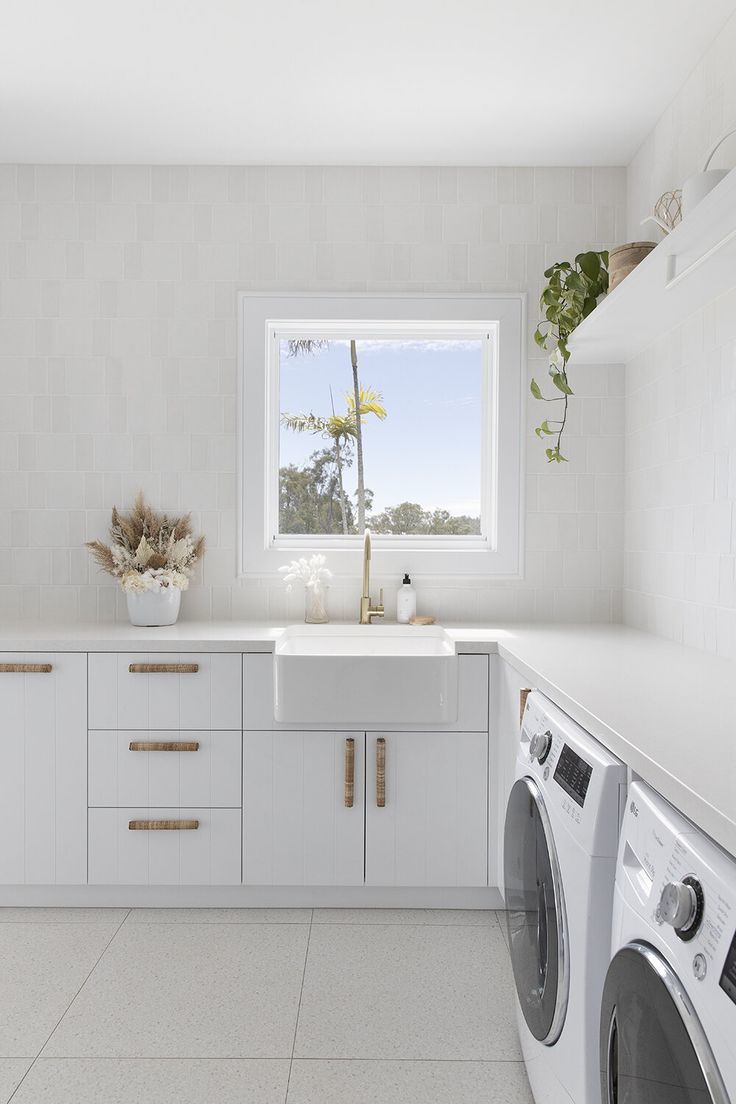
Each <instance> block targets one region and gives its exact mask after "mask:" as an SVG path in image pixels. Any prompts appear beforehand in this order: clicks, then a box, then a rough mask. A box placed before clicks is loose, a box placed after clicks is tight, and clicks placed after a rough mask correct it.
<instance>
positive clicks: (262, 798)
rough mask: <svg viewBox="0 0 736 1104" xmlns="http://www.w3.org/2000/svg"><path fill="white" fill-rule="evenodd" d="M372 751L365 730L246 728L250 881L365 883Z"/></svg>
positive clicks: (246, 842)
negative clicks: (367, 762)
mask: <svg viewBox="0 0 736 1104" xmlns="http://www.w3.org/2000/svg"><path fill="white" fill-rule="evenodd" d="M364 756H365V738H364V735H363V733H362V732H361V733H350V732H246V733H245V734H244V736H243V881H244V882H245V883H246V884H247V885H291V886H306V885H322V886H329V885H362V884H363V838H364V836H363V810H364V806H363V791H364V779H365V774H364ZM351 776H352V787H351V785H350V779H351Z"/></svg>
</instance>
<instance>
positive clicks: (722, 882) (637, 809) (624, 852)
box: [616, 782, 736, 1030]
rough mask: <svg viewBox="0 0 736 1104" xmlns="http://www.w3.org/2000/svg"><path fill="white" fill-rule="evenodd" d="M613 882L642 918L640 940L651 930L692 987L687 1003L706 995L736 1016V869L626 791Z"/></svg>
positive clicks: (649, 798)
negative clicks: (624, 809) (627, 800)
mask: <svg viewBox="0 0 736 1104" xmlns="http://www.w3.org/2000/svg"><path fill="white" fill-rule="evenodd" d="M616 882H617V886H618V888H619V891H620V892H621V893H622V895H623V897H624V899H625V900H626V901H627V902H628V903H629V905H630V906H631V907H632V908H633V909H634V910H635V911H636V912H637V913H638V914H639V915H640V916H641V917H642V925H641V927H642V930H641V932H640V933H639V935H640V936H642V935H644V934H645V933H646V929H647V925H649V926H650V928H651V930H652V931H653V932H656V933H657V934H658V936H659V938H660V939H661V940H662V942H663V943H664V945H665V947H666V957H667V959H668V960H669V961H670V963H671V965H672V967H673V968H674V969H675V971H676V972H677V973H678V975H679V976H680V977H681V978H682V979H683V980H684V979H686V978H691V979H693V985H692V986H691V987H690V990H689V992H690V996H691V997H693V998H695V997H696V996H697V994H698V993H700V992H701V991H702V992H703V993H706V992H708V993H710V994H711V996H710V997H709V998H708V999H709V1000H711V1001H712V1002H714V1007H716V1008H721V1010H722V1011H723V1009H724V1007H725V1009H727V1011H726V1012H724V1013H723V1014H724V1015H726V1016H727V1017H729V1018H731V1017H732V1016H734V1015H736V1009H734V1008H733V1005H736V934H735V929H736V862H734V860H733V859H732V858H730V857H729V856H728V855H726V854H725V853H724V852H723V851H721V849H720V848H719V847H718V846H717V845H716V844H715V843H713V842H712V841H711V840H710V839H708V837H707V836H705V835H704V834H703V833H701V832H700V831H698V830H697V829H696V828H695V827H694V826H693V825H692V824H691V823H690V822H689V821H688V820H686V819H685V818H684V817H683V816H682V814H681V813H679V812H678V811H677V810H676V809H674V808H672V807H671V806H670V805H668V804H667V803H666V802H665V801H664V800H663V799H662V798H660V797H659V796H658V795H656V794H654V793H653V792H652V791H651V790H650V789H649V787H648V786H646V785H645V784H643V783H641V782H634V783H632V785H631V786H630V788H629V804H628V808H627V811H626V815H625V816H624V822H623V825H622V830H621V848H620V851H619V862H618V867H617V872H616ZM719 985H720V990H719V988H718V987H719ZM715 994H717V996H716V995H715ZM726 998H728V1001H730V1002H732V1004H731V1005H729V1004H728V1003H727V1000H726ZM729 1030H732V1028H731V1027H730V1026H729Z"/></svg>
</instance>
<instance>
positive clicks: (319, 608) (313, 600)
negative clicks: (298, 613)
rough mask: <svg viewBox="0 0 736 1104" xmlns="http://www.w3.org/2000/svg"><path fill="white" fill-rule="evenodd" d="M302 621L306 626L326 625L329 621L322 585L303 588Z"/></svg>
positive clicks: (325, 595) (324, 587)
mask: <svg viewBox="0 0 736 1104" xmlns="http://www.w3.org/2000/svg"><path fill="white" fill-rule="evenodd" d="M304 620H305V621H306V623H307V624H308V625H326V624H327V622H328V621H329V620H330V618H329V616H328V613H327V587H326V586H325V585H324V583H316V584H314V585H313V586H305V587H304Z"/></svg>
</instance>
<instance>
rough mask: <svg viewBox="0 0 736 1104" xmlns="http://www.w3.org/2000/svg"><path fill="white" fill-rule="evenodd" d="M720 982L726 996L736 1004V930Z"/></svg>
mask: <svg viewBox="0 0 736 1104" xmlns="http://www.w3.org/2000/svg"><path fill="white" fill-rule="evenodd" d="M718 984H719V985H720V987H721V989H722V990H723V992H724V993H725V994H726V996H727V997H729V998H730V999H731V1000H732V1001H733V1003H734V1004H736V932H734V936H733V939H732V940H731V946H730V947H729V948H728V953H727V954H726V961H725V962H724V964H723V970H722V971H721V978H720V981H719V982H718Z"/></svg>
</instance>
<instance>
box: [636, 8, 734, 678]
mask: <svg viewBox="0 0 736 1104" xmlns="http://www.w3.org/2000/svg"><path fill="white" fill-rule="evenodd" d="M735 51H736V16H734V17H733V18H732V19H731V20H730V21H729V23H728V24H727V25H726V27H725V28H724V29H723V31H722V32H721V34H720V35H719V36H718V38H717V39H716V41H715V42H714V43H713V45H712V46H711V48H710V50H709V51H708V52H707V53H706V54H705V56H704V57H703V58H702V60H701V62H700V64H699V65H698V66H697V68H696V69H695V70H694V72H693V73H692V74H691V75H690V77H689V78H688V80H687V81H686V83H685V84H684V86H683V88H682V89H681V91H680V93H679V94H678V96H677V97H676V98H675V100H674V101H673V102H672V104H671V105H670V106H669V107H668V109H667V111H666V112H665V113H664V115H663V116H662V118H661V120H660V121H659V123H658V124H657V126H656V128H655V129H654V131H653V132H652V134H650V135H649V137H648V138H647V140H646V142H645V143H644V145H643V146H642V148H641V150H640V151H639V152H638V153H637V155H636V157H635V158H634V160H633V162H632V164H631V166H630V168H629V173H628V195H629V234H630V236H631V237H632V238H639V237H641V236H642V231H641V228H639V226H638V222H639V218H640V217H641V215H642V214H644V213H645V212H646V211H647V210H649V209H651V205H652V203H653V202H654V200H655V199H656V198H657V196H658V195H659V194H660V193H661V192H662V191H663V190H664V189H666V188H673V187H677V186H679V185H680V184H681V183H682V181H683V180H684V179H685V178H686V177H687V176H688V175H689V174H690V173H693V172H695V171H697V170H699V169H700V168H702V164H701V161H702V158H703V156H704V154H705V152H706V150H707V148H708V146H709V145H710V144H711V143H712V142H713V141H714V140H715V138H717V137H718V135H719V134H720V133H721V132H722V131H723V130H725V128H726V126H727V124H729V123H730V124H731V125H733V124H736V67H735V66H734V64H733V57H734V52H735ZM734 164H736V139H730V140H729V142H728V144H727V145H725V144H724V146H723V148H722V151H721V152H720V153H719V154H718V155H717V159H716V160H714V162H713V167H719V168H727V167H730V166H733V165H734ZM647 236H649V234H648V233H647ZM734 319H736V290H731V291H728V292H726V290H725V289H724V294H723V295H722V296H721V297H720V298H719V299H718V300H717V301H716V302H715V303H712V304H710V305H709V306H708V307H707V308H706V309H705V310H703V311H699V312H698V313H696V314H694V315H693V316H692V317H690V318H688V319H686V320H684V321H683V323H682V325H681V326H680V327H679V328H678V329H677V330H676V331H675V332H673V333H672V334H669V335H667V337H666V338H664V339H663V340H661V341H659V342H658V343H657V344H656V345H655V346H653V347H652V348H651V349H649V350H647V351H646V353H645V354H644V355H642V356H641V357H639V358H638V359H637V360H635V361H634V362H633V363H632V364H630V365H629V366H628V367H627V371H626V414H625V428H626V479H625V499H626V532H625V584H624V619H625V621H626V622H627V623H629V624H631V625H634V626H636V627H639V628H644V629H647V630H649V631H651V632H655V633H657V634H659V635H662V636H666V637H669V638H671V639H673V640H677V641H681V642H683V643H685V644H689V645H693V646H695V647H698V648H705V649H707V650H709V651H713V652H717V653H719V654H720V655H723V656H728V657H731V658H736V530H735V528H734V525H735V524H736V522H735V520H734V513H735V510H734V503H735V502H736V342H735V341H734Z"/></svg>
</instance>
